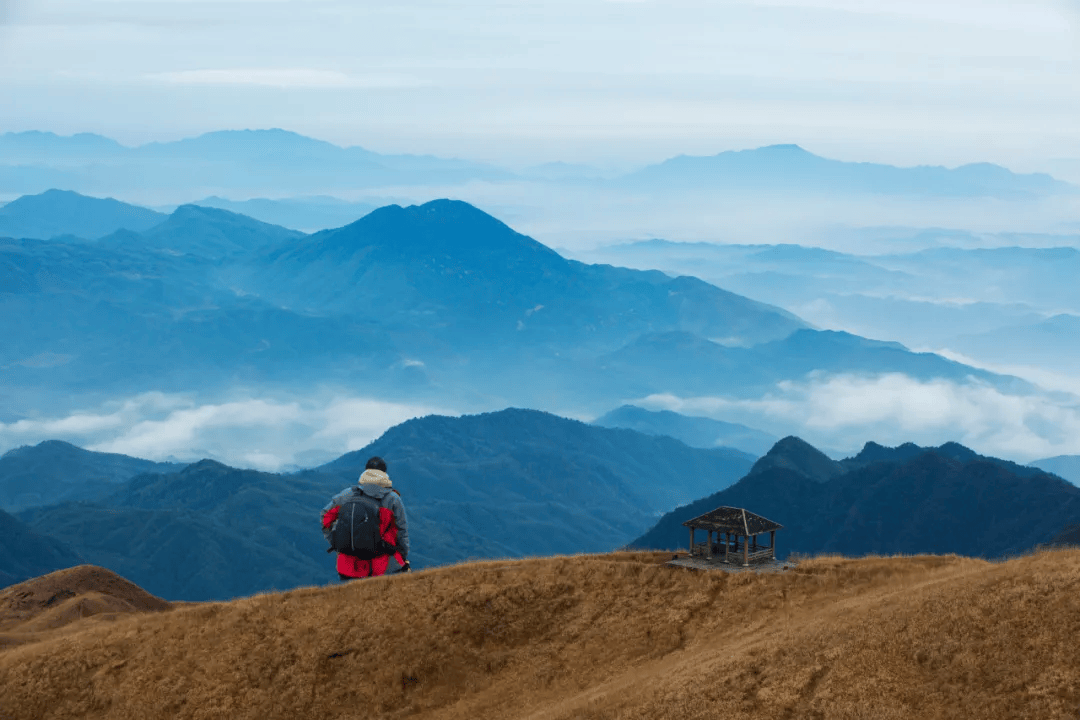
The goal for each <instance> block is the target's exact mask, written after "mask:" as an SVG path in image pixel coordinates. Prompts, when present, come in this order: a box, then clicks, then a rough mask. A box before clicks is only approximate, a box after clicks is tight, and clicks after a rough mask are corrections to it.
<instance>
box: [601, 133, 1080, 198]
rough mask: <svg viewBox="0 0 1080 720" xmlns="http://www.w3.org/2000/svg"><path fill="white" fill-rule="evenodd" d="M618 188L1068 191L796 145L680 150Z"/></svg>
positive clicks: (970, 193)
mask: <svg viewBox="0 0 1080 720" xmlns="http://www.w3.org/2000/svg"><path fill="white" fill-rule="evenodd" d="M617 182H618V184H619V185H620V186H623V187H627V188H632V189H635V190H645V189H647V190H650V191H654V192H663V191H671V192H686V191H689V190H694V191H700V190H702V189H722V190H726V191H730V192H735V193H748V192H753V193H762V192H764V193H769V194H788V193H793V192H797V193H799V194H810V195H827V194H850V193H858V194H871V195H909V196H924V197H999V198H1010V199H1016V198H1033V197H1042V196H1047V195H1055V194H1072V193H1074V192H1076V191H1077V188H1076V187H1075V186H1072V185H1069V184H1068V183H1065V182H1062V181H1060V180H1056V179H1054V178H1053V177H1051V176H1050V175H1046V174H1041V173H1039V174H1030V175H1018V174H1016V173H1013V172H1011V171H1009V170H1008V169H1006V168H1003V167H1001V166H999V165H992V164H990V163H977V164H973V165H963V166H961V167H958V168H954V169H949V168H944V167H930V166H919V167H907V168H900V167H895V166H892V165H880V164H875V163H854V162H843V161H840V160H830V159H828V158H823V157H820V156H818V155H814V154H813V153H810V152H807V151H806V150H803V149H802V148H801V147H799V146H798V145H772V146H769V147H762V148H757V149H754V150H740V151H731V152H723V153H720V154H718V155H713V156H710V157H692V156H687V155H681V156H679V157H675V158H671V159H670V160H666V161H664V162H662V163H660V164H658V165H650V166H649V167H646V168H643V169H642V170H638V171H637V172H634V173H631V174H630V175H627V176H625V177H623V178H621V179H620V180H619V181H617Z"/></svg>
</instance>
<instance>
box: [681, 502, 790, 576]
mask: <svg viewBox="0 0 1080 720" xmlns="http://www.w3.org/2000/svg"><path fill="white" fill-rule="evenodd" d="M683 525H685V526H686V527H688V528H690V557H691V558H694V557H695V556H696V557H698V558H700V559H702V560H706V561H708V562H723V563H729V564H741V565H742V566H743V567H747V566H748V565H750V564H752V563H765V562H773V561H775V560H776V531H777V530H779V529H780V528H782V527H783V525H781V524H780V523H775V522H773V521H772V520H768V519H766V518H763V517H761V516H760V515H755V514H754V513H752V512H750V511H749V510H744V509H743V508H736V507H718V508H716V509H715V510H711V511H709V512H707V513H705V514H704V515H698V516H697V517H696V518H693V519H692V520H687V521H686V522H684V523H683ZM695 530H705V531H706V533H707V539H706V541H705V542H704V543H701V544H695V543H694V531H695ZM713 533H716V541H715V542H714V541H713ZM721 533H723V535H724V539H723V540H721V539H720V535H721ZM765 533H769V544H768V545H762V544H758V535H764V534H765ZM721 549H722V550H723V552H722V553H721ZM739 561H741V563H740V562H739Z"/></svg>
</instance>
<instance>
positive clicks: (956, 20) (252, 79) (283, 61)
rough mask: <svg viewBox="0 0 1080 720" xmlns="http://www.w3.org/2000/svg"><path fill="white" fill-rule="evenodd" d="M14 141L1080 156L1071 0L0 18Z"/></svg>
mask: <svg viewBox="0 0 1080 720" xmlns="http://www.w3.org/2000/svg"><path fill="white" fill-rule="evenodd" d="M0 20H2V21H3V23H4V24H3V25H2V26H0V98H3V100H2V101H0V131H11V130H26V129H43V130H52V131H54V132H59V133H63V134H69V133H72V132H78V131H92V132H100V133H103V134H106V135H109V136H112V137H115V138H117V139H119V140H121V141H122V142H125V143H128V144H138V143H141V142H145V141H148V140H160V139H174V138H179V137H182V136H188V135H193V134H197V133H200V132H205V131H209V130H217V129H225V128H243V127H284V128H287V129H291V130H295V131H298V132H302V133H304V134H307V135H311V136H314V137H318V138H322V139H326V140H330V141H332V142H336V143H338V144H342V145H353V144H356V145H363V146H365V147H368V148H371V149H374V150H378V151H384V152H385V151H403V152H430V153H436V154H440V155H456V156H462V157H470V158H477V159H486V160H492V161H498V162H503V163H515V164H516V163H530V162H543V161H549V160H563V161H569V162H574V161H581V162H592V163H598V164H607V165H609V166H615V165H619V164H623V165H628V164H636V163H644V162H649V161H655V160H659V159H663V158H665V157H669V156H672V155H675V154H679V153H686V154H714V153H716V152H719V151H722V150H727V149H735V148H742V147H748V146H756V145H761V144H768V143H776V142H797V143H800V144H802V145H804V146H806V147H807V148H809V149H812V150H814V151H816V152H819V153H821V154H826V155H830V156H833V157H839V158H843V159H859V160H875V161H886V162H893V163H897V164H916V163H940V164H947V165H955V164H960V163H962V162H967V161H973V160H992V161H997V162H1002V163H1005V164H1008V165H1011V166H1012V167H1015V168H1018V169H1030V168H1035V167H1040V164H1041V163H1044V162H1045V161H1046V160H1048V159H1051V158H1060V157H1080V122H1078V120H1080V92H1077V88H1080V2H1078V1H1077V0H1024V1H1020V0H880V1H878V2H874V1H873V0H808V1H805V2H802V1H796V0H787V1H785V0H744V1H734V0H731V1H725V0H636V1H626V0H623V1H613V0H542V1H530V0H520V1H516V2H507V1H503V2H497V1H495V0H473V1H472V2H441V1H438V0H393V2H386V3H371V2H360V1H357V0H349V1H339V0H277V1H268V0H247V1H236V0H233V1H231V2H230V1H215V2H186V1H177V0H137V1H132V0H33V2H31V1H29V0H7V2H5V0H0Z"/></svg>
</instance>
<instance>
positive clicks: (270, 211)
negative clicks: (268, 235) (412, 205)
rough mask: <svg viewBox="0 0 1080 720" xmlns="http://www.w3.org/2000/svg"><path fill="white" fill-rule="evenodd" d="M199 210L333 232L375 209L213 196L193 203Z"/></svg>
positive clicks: (323, 199) (324, 200)
mask: <svg viewBox="0 0 1080 720" xmlns="http://www.w3.org/2000/svg"><path fill="white" fill-rule="evenodd" d="M192 204H193V205H198V206H200V207H208V208H218V209H219V210H228V211H230V212H234V213H238V214H240V215H247V216H248V217H250V218H254V219H256V220H259V221H262V222H264V223H270V224H271V225H280V226H281V227H286V228H291V229H293V230H300V231H302V232H315V231H318V230H322V229H324V228H336V227H342V226H344V225H348V224H349V223H352V222H356V221H357V220H358V219H360V218H362V217H364V216H365V215H367V214H368V213H370V212H371V211H372V210H375V209H376V207H377V206H376V205H372V204H371V203H365V202H348V201H346V200H339V199H338V198H334V197H327V196H320V197H297V198H283V199H279V200H269V199H266V198H252V199H250V200H240V201H236V200H227V199H225V198H220V197H216V196H211V197H208V198H203V199H202V200H197V201H196V202H194V203H192Z"/></svg>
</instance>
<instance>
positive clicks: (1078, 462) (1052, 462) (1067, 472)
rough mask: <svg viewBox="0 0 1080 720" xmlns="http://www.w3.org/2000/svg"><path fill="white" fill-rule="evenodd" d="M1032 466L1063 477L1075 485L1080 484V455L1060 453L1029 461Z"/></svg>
mask: <svg viewBox="0 0 1080 720" xmlns="http://www.w3.org/2000/svg"><path fill="white" fill-rule="evenodd" d="M1028 465H1030V466H1031V467H1036V468H1039V469H1040V470H1045V471H1046V472H1048V473H1053V474H1055V475H1057V476H1059V477H1063V478H1065V479H1066V480H1068V481H1069V482H1071V483H1072V484H1073V485H1080V455H1058V456H1057V457H1052V458H1046V459H1044V460H1036V461H1034V462H1030V463H1028Z"/></svg>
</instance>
